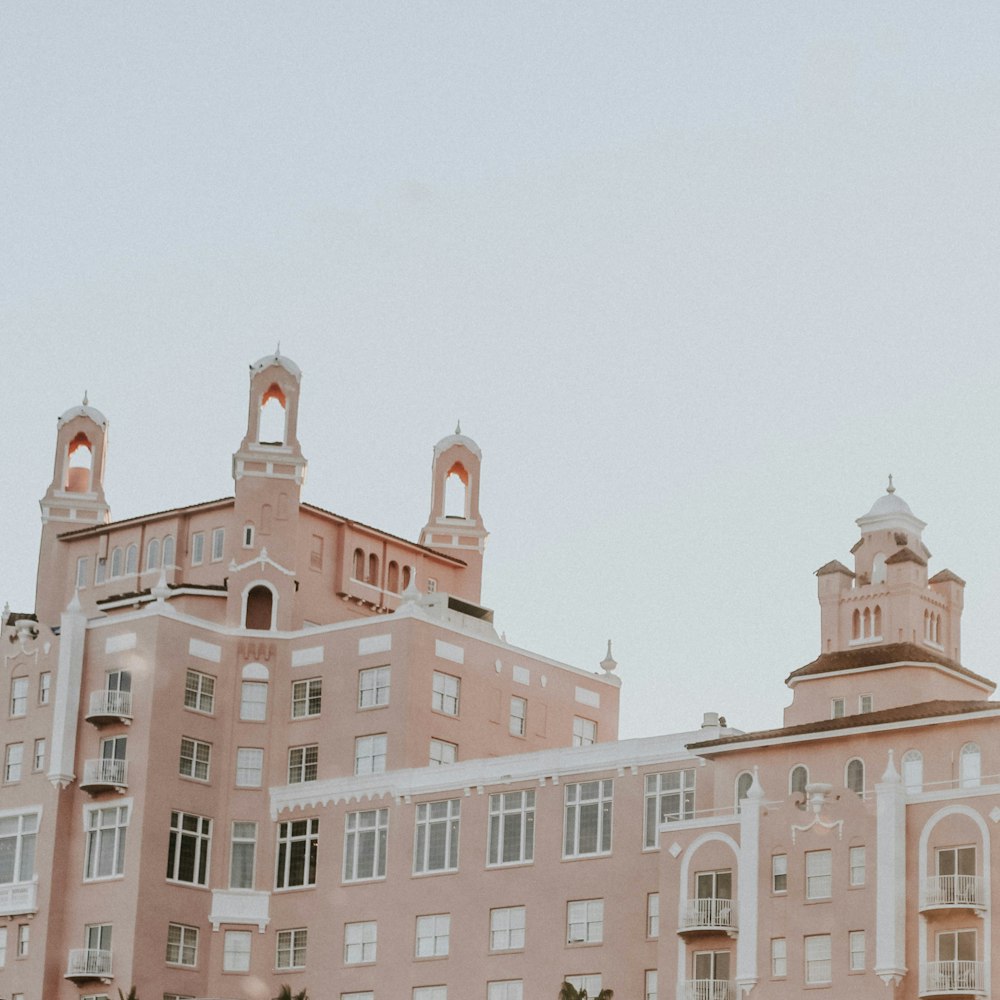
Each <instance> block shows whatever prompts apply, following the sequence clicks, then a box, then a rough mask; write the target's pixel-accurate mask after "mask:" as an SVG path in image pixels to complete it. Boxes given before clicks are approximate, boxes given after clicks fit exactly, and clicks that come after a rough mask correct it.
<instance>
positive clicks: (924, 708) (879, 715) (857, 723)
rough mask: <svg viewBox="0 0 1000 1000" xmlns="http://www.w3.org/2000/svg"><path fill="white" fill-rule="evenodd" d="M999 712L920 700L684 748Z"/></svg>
mask: <svg viewBox="0 0 1000 1000" xmlns="http://www.w3.org/2000/svg"><path fill="white" fill-rule="evenodd" d="M990 711H993V712H1000V702H998V701H947V700H945V699H938V700H937V701H924V702H920V703H918V704H916V705H900V706H899V707H898V708H884V709H882V710H881V711H879V712H864V713H862V714H859V715H845V716H843V717H842V718H840V719H820V720H819V721H818V722H805V723H801V724H800V725H797V726H783V727H782V728H780V729H764V730H760V731H758V732H756V733H740V734H739V735H738V736H721V737H719V739H716V740H703V741H702V742H700V743H688V744H687V748H688V750H701V749H709V748H712V747H722V746H730V745H732V744H734V743H753V742H757V741H759V740H780V739H782V738H784V737H788V736H805V735H809V734H810V733H829V732H834V731H836V730H838V729H857V728H860V727H869V726H886V725H892V724H893V723H895V722H910V721H914V720H918V719H938V718H942V717H947V716H955V715H967V714H969V713H972V712H990Z"/></svg>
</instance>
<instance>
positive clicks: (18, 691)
mask: <svg viewBox="0 0 1000 1000" xmlns="http://www.w3.org/2000/svg"><path fill="white" fill-rule="evenodd" d="M28 682H29V678H28V676H27V675H26V674H22V675H21V676H20V677H12V678H11V680H10V717H11V718H12V719H19V718H21V716H24V715H27V714H28Z"/></svg>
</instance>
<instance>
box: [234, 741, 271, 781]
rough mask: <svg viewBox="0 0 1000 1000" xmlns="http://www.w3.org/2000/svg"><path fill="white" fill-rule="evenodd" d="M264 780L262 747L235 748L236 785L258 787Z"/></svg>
mask: <svg viewBox="0 0 1000 1000" xmlns="http://www.w3.org/2000/svg"><path fill="white" fill-rule="evenodd" d="M263 782H264V749H263V747H237V748H236V787H237V788H260V787H261V785H262V784H263Z"/></svg>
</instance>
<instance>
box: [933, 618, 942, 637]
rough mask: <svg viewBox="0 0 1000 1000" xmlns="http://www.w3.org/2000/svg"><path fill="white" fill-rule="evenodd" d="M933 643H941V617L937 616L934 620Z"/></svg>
mask: <svg viewBox="0 0 1000 1000" xmlns="http://www.w3.org/2000/svg"><path fill="white" fill-rule="evenodd" d="M934 641H935V642H937V643H940V642H941V616H940V615H937V616H936V617H935V618H934Z"/></svg>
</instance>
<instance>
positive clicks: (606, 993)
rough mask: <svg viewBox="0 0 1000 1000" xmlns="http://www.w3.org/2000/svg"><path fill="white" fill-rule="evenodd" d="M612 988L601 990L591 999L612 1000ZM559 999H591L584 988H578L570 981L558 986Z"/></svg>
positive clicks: (613, 993)
mask: <svg viewBox="0 0 1000 1000" xmlns="http://www.w3.org/2000/svg"><path fill="white" fill-rule="evenodd" d="M614 995H615V991H614V990H601V992H600V993H598V994H597V996H596V997H593V1000H612V998H613V997H614ZM559 1000H591V998H589V997H588V996H587V991H586V990H578V989H577V988H576V987H575V986H574V985H573V984H572V983H563V984H562V986H561V987H560V988H559Z"/></svg>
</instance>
